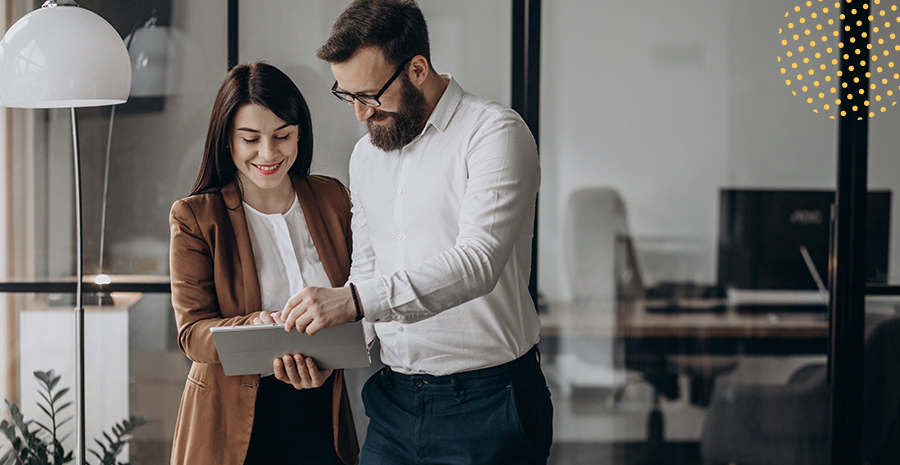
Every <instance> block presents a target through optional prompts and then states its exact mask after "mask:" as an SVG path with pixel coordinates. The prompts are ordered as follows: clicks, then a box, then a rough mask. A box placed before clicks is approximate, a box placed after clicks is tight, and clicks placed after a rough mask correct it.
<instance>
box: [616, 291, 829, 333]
mask: <svg viewBox="0 0 900 465" xmlns="http://www.w3.org/2000/svg"><path fill="white" fill-rule="evenodd" d="M646 304H647V301H644V300H636V301H633V302H627V301H623V302H619V306H618V309H617V311H616V316H617V318H616V334H617V335H618V336H619V337H636V338H645V337H646V338H651V337H674V338H824V337H827V335H828V320H827V318H825V315H824V314H821V313H781V314H778V313H738V312H736V311H734V309H732V308H728V307H725V310H724V311H718V312H704V311H702V310H700V309H699V308H698V311H696V312H674V313H655V312H647V310H646ZM684 305H694V306H698V307H703V306H717V305H718V306H722V305H725V301H724V300H716V299H710V300H705V301H700V302H693V303H688V302H685V303H684Z"/></svg>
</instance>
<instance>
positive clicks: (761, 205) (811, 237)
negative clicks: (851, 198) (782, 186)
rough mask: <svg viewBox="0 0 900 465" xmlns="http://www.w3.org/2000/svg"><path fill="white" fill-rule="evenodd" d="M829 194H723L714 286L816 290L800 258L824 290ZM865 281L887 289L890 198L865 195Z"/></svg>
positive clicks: (761, 191)
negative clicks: (806, 255)
mask: <svg viewBox="0 0 900 465" xmlns="http://www.w3.org/2000/svg"><path fill="white" fill-rule="evenodd" d="M832 203H834V191H832V190H768V189H721V191H720V196H719V213H720V214H719V250H718V252H719V255H718V285H719V286H720V287H721V288H723V289H754V290H756V289H758V290H768V289H771V290H815V289H817V286H816V281H815V279H814V278H813V276H812V273H811V272H810V270H809V268H808V267H807V265H806V261H805V260H804V258H803V255H802V254H801V251H800V249H801V247H800V246H801V245H802V246H805V247H806V249H807V251H808V252H809V255H810V258H811V259H812V262H813V263H814V264H815V267H816V270H817V271H818V272H819V276H820V277H821V279H822V281H823V282H824V284H825V285H826V286H827V285H828V247H829V241H830V231H829V229H830V224H831V205H832ZM868 204H869V209H868V227H867V233H866V238H867V243H866V250H867V253H866V280H867V282H869V283H882V284H886V283H887V276H888V243H889V241H890V238H889V235H890V234H889V231H890V216H891V192H890V191H888V190H877V191H869V196H868Z"/></svg>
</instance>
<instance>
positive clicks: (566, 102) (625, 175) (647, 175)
mask: <svg viewBox="0 0 900 465" xmlns="http://www.w3.org/2000/svg"><path fill="white" fill-rule="evenodd" d="M889 3H890V2H889ZM795 4H797V5H799V4H800V2H796V1H795V0H777V1H769V2H746V1H738V0H728V1H722V0H679V1H675V2H671V1H662V0H635V1H630V2H618V1H585V0H557V1H553V2H544V3H543V9H544V11H543V25H542V26H543V31H542V32H543V43H542V74H541V86H542V87H541V155H542V167H543V185H542V189H541V201H540V212H541V213H540V245H539V268H538V273H539V274H538V283H539V289H540V291H541V292H542V293H543V294H544V295H545V297H546V298H547V299H548V300H551V301H553V300H565V299H567V298H568V297H569V291H568V289H567V287H566V280H565V264H564V263H563V261H562V259H561V258H560V256H561V251H562V248H561V244H560V239H561V237H562V234H563V231H562V226H561V225H562V221H563V219H564V218H563V214H564V212H565V205H566V200H567V198H568V196H569V194H570V193H571V192H572V191H573V190H575V189H577V188H580V187H585V186H597V185H603V186H612V187H614V188H616V189H618V190H619V192H620V193H621V195H622V196H623V199H624V202H625V205H626V209H627V214H628V217H629V218H628V220H629V225H630V228H631V231H632V233H633V234H634V235H638V236H675V237H679V236H688V237H694V238H699V239H700V240H702V241H703V242H705V243H707V244H709V248H708V250H707V254H706V257H705V262H706V263H707V269H706V271H705V273H704V274H705V276H707V277H708V279H709V280H710V281H714V279H715V250H714V248H715V243H716V242H715V241H716V231H717V221H718V206H717V198H718V189H719V188H720V187H722V186H742V187H801V188H833V187H834V185H835V179H836V178H835V176H836V169H835V166H836V142H837V141H836V126H835V123H834V121H833V120H830V119H828V118H827V117H825V116H824V115H823V114H822V113H820V114H815V113H813V112H812V111H811V109H810V108H811V107H810V106H809V105H808V104H806V102H804V101H802V100H801V99H799V98H797V97H794V96H792V95H791V93H790V89H789V88H788V87H787V86H786V85H785V83H784V78H783V77H782V75H781V73H780V71H779V69H780V67H781V65H779V63H778V62H777V57H778V55H779V54H781V53H783V51H782V50H781V44H780V37H779V36H778V28H779V27H781V26H782V21H783V19H784V14H785V12H786V11H788V10H789V9H792V8H793V6H795ZM898 118H900V110H898V109H896V107H895V108H894V109H893V110H892V111H889V112H887V113H883V114H879V115H878V116H877V117H875V118H873V119H872V120H871V123H870V127H871V129H870V131H871V137H870V140H871V143H870V160H871V162H870V176H869V179H870V187H880V188H891V189H893V190H894V191H895V194H896V193H897V192H900V190H898V188H900V183H898V181H897V178H898V177H897V176H896V173H900V161H898V157H897V156H896V146H897V142H898V140H897V137H898V136H897V131H896V128H897V127H898V124H897V123H898ZM898 207H900V202H898V199H897V198H896V195H895V198H894V214H893V217H894V221H893V226H892V247H891V250H892V253H891V270H892V273H893V274H894V275H895V276H898V277H900V273H898V271H900V260H898V257H900V254H898V253H897V251H898V247H900V240H898V239H900V234H898V231H897V230H898V228H900V226H898V225H900V223H898V222H897V217H898V212H900V209H898ZM897 279H898V278H894V280H895V281H896V280H897Z"/></svg>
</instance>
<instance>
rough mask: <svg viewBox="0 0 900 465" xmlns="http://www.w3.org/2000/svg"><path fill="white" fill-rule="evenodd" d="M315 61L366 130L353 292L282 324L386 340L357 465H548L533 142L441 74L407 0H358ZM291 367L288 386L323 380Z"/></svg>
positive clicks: (355, 171)
mask: <svg viewBox="0 0 900 465" xmlns="http://www.w3.org/2000/svg"><path fill="white" fill-rule="evenodd" d="M316 54H317V56H318V57H319V58H320V59H323V60H325V61H327V62H329V63H330V64H331V69H332V72H333V74H334V76H335V79H336V82H335V84H334V86H333V88H332V92H333V93H334V95H335V96H337V97H338V98H340V99H341V100H343V101H345V102H346V103H348V104H349V105H350V106H352V107H353V109H354V111H355V113H356V117H357V119H358V120H359V121H361V122H365V124H366V128H367V132H368V134H367V135H366V136H364V137H363V138H362V139H360V141H359V142H358V143H357V145H356V147H355V148H354V151H353V154H352V156H351V159H350V192H351V201H352V204H353V207H352V212H353V219H352V232H353V256H352V267H351V273H350V278H349V280H348V285H347V286H346V287H344V288H340V289H325V288H315V287H310V288H307V289H305V290H304V291H303V292H301V293H300V294H297V295H296V296H294V297H292V298H291V299H290V301H289V302H288V303H287V305H286V306H285V310H284V311H282V312H281V315H279V317H280V318H278V319H279V320H280V319H282V317H283V319H284V321H285V323H286V329H287V330H291V329H292V328H296V329H297V330H298V331H301V332H304V331H305V332H308V333H310V334H314V333H315V332H316V331H318V330H320V329H322V328H325V327H329V326H334V325H338V324H344V323H347V322H351V321H354V320H357V321H358V320H359V319H360V318H363V317H364V318H365V319H364V321H365V325H366V329H367V335H368V336H369V337H370V340H371V339H373V338H374V335H375V334H377V336H378V338H379V340H380V341H381V360H382V362H384V363H385V364H386V365H387V367H386V368H385V369H383V370H381V371H380V372H378V373H376V374H375V375H373V376H372V377H371V378H370V379H369V380H368V382H367V383H366V386H365V387H364V388H363V393H362V395H363V401H364V403H365V406H366V414H367V415H368V416H369V419H370V422H369V429H368V431H367V435H366V441H365V444H364V446H363V450H362V454H361V457H360V460H361V463H362V464H364V465H367V464H381V463H409V464H425V463H441V464H447V463H477V464H482V463H483V464H534V463H546V461H547V457H548V455H549V450H550V443H551V439H552V415H553V407H552V405H551V402H550V394H549V391H548V390H547V386H546V381H545V379H544V376H543V373H542V372H541V369H540V364H539V361H540V355H539V353H538V351H537V347H536V343H537V342H538V334H539V332H540V322H539V320H538V316H537V313H536V311H535V308H534V305H533V303H532V301H531V298H530V296H529V294H528V289H527V286H528V280H529V272H530V268H531V240H532V226H533V223H534V207H535V199H536V194H537V190H538V186H539V184H540V167H539V164H538V157H537V150H536V147H535V143H534V138H533V137H532V135H531V133H530V131H529V130H528V128H527V126H526V125H525V123H524V122H523V121H522V119H521V118H520V117H519V116H518V115H517V114H516V113H515V112H514V111H512V110H511V109H509V108H506V107H504V106H502V105H499V104H497V103H495V102H488V101H486V100H483V99H480V98H478V97H475V96H473V95H471V94H468V93H466V92H464V91H463V90H462V89H461V88H460V86H459V84H457V83H456V81H454V80H453V79H452V77H450V76H449V75H439V74H437V73H436V72H435V70H434V68H433V67H432V65H431V57H430V51H429V43H428V30H427V27H426V23H425V18H424V17H423V15H422V12H421V11H420V10H419V8H418V6H417V5H416V3H415V2H414V1H412V0H356V1H354V2H353V3H352V4H350V6H348V7H347V9H346V10H345V11H344V12H343V13H341V15H340V16H339V17H338V18H337V20H336V21H335V24H334V26H333V27H332V30H331V34H330V36H329V37H328V39H327V41H326V42H325V44H324V45H322V47H321V48H320V49H319V50H318V51H317V53H316ZM276 363H277V362H276ZM288 365H289V366H286V367H285V368H286V369H285V370H284V371H282V370H281V369H280V367H276V368H277V369H276V371H277V373H276V375H277V376H278V377H279V378H280V379H283V380H285V381H288V382H294V384H295V385H301V384H302V383H303V381H308V378H309V377H310V376H315V375H311V374H310V373H315V369H314V367H311V368H310V369H309V370H307V369H306V367H300V368H301V369H299V370H297V369H295V368H294V367H293V366H292V365H290V364H289V363H288ZM301 377H304V378H306V379H305V380H301V379H300V378H301Z"/></svg>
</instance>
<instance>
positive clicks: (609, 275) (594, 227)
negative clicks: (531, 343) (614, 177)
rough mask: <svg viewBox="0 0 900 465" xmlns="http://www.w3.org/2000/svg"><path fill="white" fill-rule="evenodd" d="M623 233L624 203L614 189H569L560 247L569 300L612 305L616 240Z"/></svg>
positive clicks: (624, 219)
mask: <svg viewBox="0 0 900 465" xmlns="http://www.w3.org/2000/svg"><path fill="white" fill-rule="evenodd" d="M627 235H628V224H627V218H626V214H625V204H624V203H623V202H622V198H621V197H620V196H619V193H618V192H617V191H616V190H615V189H612V188H608V187H590V188H582V189H579V190H576V191H575V192H573V193H572V195H571V196H570V197H569V201H568V205H567V208H566V220H565V241H564V247H565V262H566V271H567V277H568V281H569V288H570V290H571V291H572V298H573V301H575V302H587V301H592V302H596V301H601V302H609V307H608V308H609V309H612V308H613V303H614V301H615V284H616V282H615V281H616V279H615V259H616V243H617V238H621V237H623V236H627ZM604 306H605V305H604Z"/></svg>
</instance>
